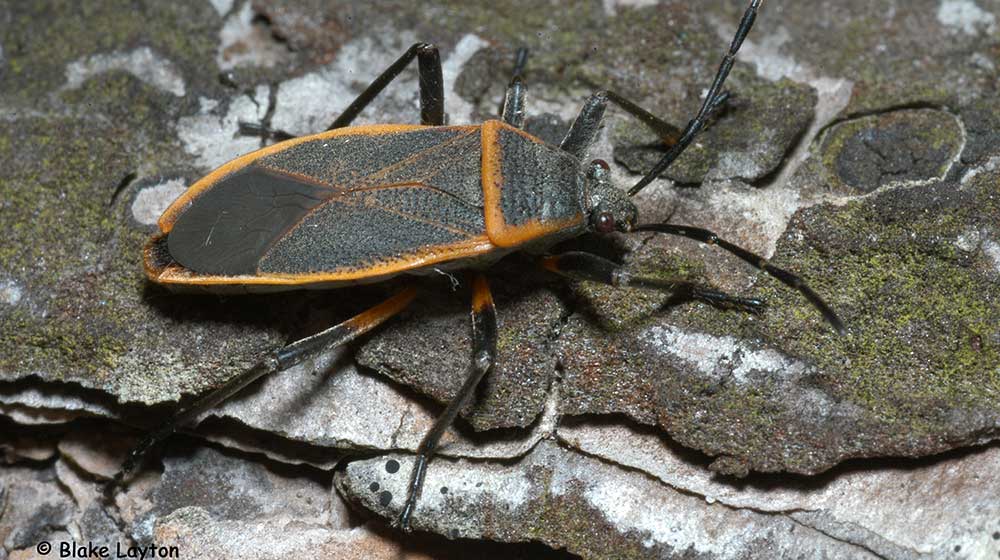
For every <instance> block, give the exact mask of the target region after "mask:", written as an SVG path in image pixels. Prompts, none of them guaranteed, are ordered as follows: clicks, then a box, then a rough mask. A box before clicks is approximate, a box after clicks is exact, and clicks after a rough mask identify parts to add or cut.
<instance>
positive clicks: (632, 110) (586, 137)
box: [559, 90, 725, 159]
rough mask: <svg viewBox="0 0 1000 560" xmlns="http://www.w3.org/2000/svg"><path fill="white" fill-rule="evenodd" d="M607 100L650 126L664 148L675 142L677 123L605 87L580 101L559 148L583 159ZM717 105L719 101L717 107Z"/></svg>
mask: <svg viewBox="0 0 1000 560" xmlns="http://www.w3.org/2000/svg"><path fill="white" fill-rule="evenodd" d="M609 101H610V102H612V103H614V104H615V105H618V106H619V107H621V108H622V109H624V110H625V111H627V112H628V113H629V114H630V115H632V116H634V117H635V118H637V119H639V120H640V121H642V122H643V123H644V124H645V125H646V126H648V127H649V128H651V129H652V130H653V132H655V133H656V134H658V135H659V136H660V139H662V140H663V143H664V144H666V145H667V147H671V146H673V145H675V144H677V141H678V140H679V139H680V137H681V134H682V132H681V130H680V129H679V128H677V127H676V126H674V125H672V124H670V123H668V122H666V121H664V120H663V119H661V118H659V117H657V116H656V115H654V114H652V113H650V112H649V111H647V110H645V109H643V108H642V107H640V106H638V105H636V104H635V103H633V102H631V101H629V100H628V99H625V98H624V97H622V96H620V95H618V94H617V93H615V92H613V91H609V90H604V91H598V92H596V93H594V94H593V95H591V96H590V97H588V98H587V101H586V102H585V103H584V104H583V108H582V109H580V114H579V115H577V117H576V120H574V121H573V126H571V127H570V129H569V132H567V133H566V136H565V137H564V138H563V141H562V143H561V144H560V145H559V147H561V148H562V149H563V150H566V151H567V152H569V153H571V154H573V155H574V156H576V157H578V158H580V159H583V157H584V155H586V151H587V148H589V147H590V144H591V143H592V142H593V141H594V137H595V136H597V131H598V130H599V129H600V127H601V121H602V120H603V119H604V111H605V110H606V109H607V108H608V102H609ZM722 101H725V99H722ZM720 105H721V102H720V104H719V105H716V107H718V106H720Z"/></svg>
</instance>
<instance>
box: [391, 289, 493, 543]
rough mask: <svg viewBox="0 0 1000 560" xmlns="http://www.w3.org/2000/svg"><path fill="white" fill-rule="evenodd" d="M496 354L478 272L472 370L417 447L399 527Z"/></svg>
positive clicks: (486, 292)
mask: <svg viewBox="0 0 1000 560" xmlns="http://www.w3.org/2000/svg"><path fill="white" fill-rule="evenodd" d="M496 354H497V315H496V309H495V308H494V306H493V295H492V294H491V293H490V287H489V284H487V282H486V276H484V275H483V274H482V273H477V274H476V277H475V280H474V281H473V283H472V370H471V371H470V372H469V375H468V377H466V379H465V383H463V384H462V387H461V388H460V389H459V390H458V393H457V394H456V395H455V396H454V397H453V398H452V399H451V402H450V403H448V406H447V407H446V408H445V409H444V412H443V413H441V416H438V418H437V420H435V421H434V425H433V426H431V429H430V431H428V432H427V435H425V436H424V439H423V441H421V442H420V447H419V448H418V449H417V458H416V461H415V462H414V463H413V470H412V471H411V473H410V485H409V488H408V490H407V494H406V503H404V504H403V510H402V512H401V513H400V514H399V522H398V527H399V528H400V529H402V530H404V531H407V532H409V530H410V516H412V515H413V510H414V508H415V507H416V505H417V499H418V498H419V497H420V490H421V488H422V487H423V484H424V476H426V474H427V463H428V462H429V461H430V460H431V458H432V457H433V456H434V453H435V452H436V451H437V447H438V443H439V442H440V441H441V436H443V435H444V432H445V431H446V430H447V429H448V427H449V426H451V425H452V424H453V423H454V422H455V418H456V417H457V416H458V411H460V410H462V407H464V406H465V404H466V403H467V402H468V401H469V399H470V398H472V395H473V394H474V393H475V391H476V387H477V386H478V385H479V382H480V381H482V379H483V377H485V376H486V373H487V372H489V370H490V369H492V368H493V363H494V361H495V360H496Z"/></svg>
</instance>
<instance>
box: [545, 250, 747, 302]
mask: <svg viewBox="0 0 1000 560" xmlns="http://www.w3.org/2000/svg"><path fill="white" fill-rule="evenodd" d="M542 266H543V267H545V269H546V270H549V271H550V272H554V273H556V274H558V275H560V276H565V277H566V278H572V279H573V280H590V281H591V282H600V283H602V284H607V285H609V286H619V287H632V288H650V289H653V290H660V291H663V292H669V293H673V294H681V295H686V296H688V297H690V298H692V299H696V300H699V301H703V302H705V303H708V304H710V305H712V306H715V307H722V308H736V309H741V310H743V311H748V312H751V313H759V312H760V311H761V310H762V309H763V308H764V302H763V301H761V300H759V299H755V298H742V297H737V296H731V295H729V294H725V293H723V292H720V291H717V290H714V289H712V288H708V287H705V286H701V285H698V284H694V283H692V282H688V281H686V280H668V279H663V278H652V277H647V276H635V275H633V274H631V273H629V272H628V271H627V270H625V267H624V266H622V265H620V264H618V263H615V262H612V261H609V260H608V259H605V258H603V257H599V256H597V255H593V254H590V253H584V252H581V251H571V252H567V253H562V254H559V255H553V256H550V257H545V258H543V259H542Z"/></svg>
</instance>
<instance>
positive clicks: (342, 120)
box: [327, 43, 444, 130]
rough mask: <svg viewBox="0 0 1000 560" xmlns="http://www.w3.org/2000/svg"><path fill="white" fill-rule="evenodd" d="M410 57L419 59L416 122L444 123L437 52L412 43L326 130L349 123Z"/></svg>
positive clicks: (442, 86) (429, 45) (424, 44)
mask: <svg viewBox="0 0 1000 560" xmlns="http://www.w3.org/2000/svg"><path fill="white" fill-rule="evenodd" d="M414 57H415V58H416V59H417V62H418V63H419V73H420V123H421V124H427V125H442V124H444V78H443V77H442V75H441V56H440V55H439V54H438V49H437V47H435V46H434V45H431V44H428V43H416V44H414V45H413V46H411V47H410V48H409V49H407V50H406V52H405V53H403V56H401V57H399V59H398V60H397V61H396V62H393V63H392V65H391V66H389V67H388V68H386V70H385V72H382V74H381V75H380V76H379V77H377V78H375V80H374V81H373V82H372V83H371V84H369V86H368V87H367V88H365V91H363V92H361V95H359V96H358V97H357V99H355V100H354V101H353V102H352V103H351V104H350V105H348V106H347V108H346V109H344V112H343V113H341V114H340V116H339V117H337V120H335V121H333V124H331V125H330V126H329V128H327V130H333V129H335V128H341V127H344V126H347V125H349V124H351V121H353V120H354V118H355V117H357V116H358V114H359V113H360V112H361V111H362V110H363V109H364V108H365V107H367V106H368V104H369V103H371V101H372V99H375V97H376V96H377V95H378V94H380V93H382V90H383V89H385V86H387V85H389V82H391V81H393V80H394V79H396V77H397V76H399V74H400V73H401V72H402V71H403V69H405V68H406V67H407V66H408V65H409V64H410V62H412V61H413V59H414Z"/></svg>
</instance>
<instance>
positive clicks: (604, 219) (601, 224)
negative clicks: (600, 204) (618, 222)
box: [596, 212, 615, 233]
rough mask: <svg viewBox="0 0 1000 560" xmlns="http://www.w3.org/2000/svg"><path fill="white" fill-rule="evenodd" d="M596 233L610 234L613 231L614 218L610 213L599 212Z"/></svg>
mask: <svg viewBox="0 0 1000 560" xmlns="http://www.w3.org/2000/svg"><path fill="white" fill-rule="evenodd" d="M596 228H597V231H599V232H601V233H611V232H612V231H615V217H614V216H612V215H611V212H601V213H600V214H598V216H597V226H596Z"/></svg>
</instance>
